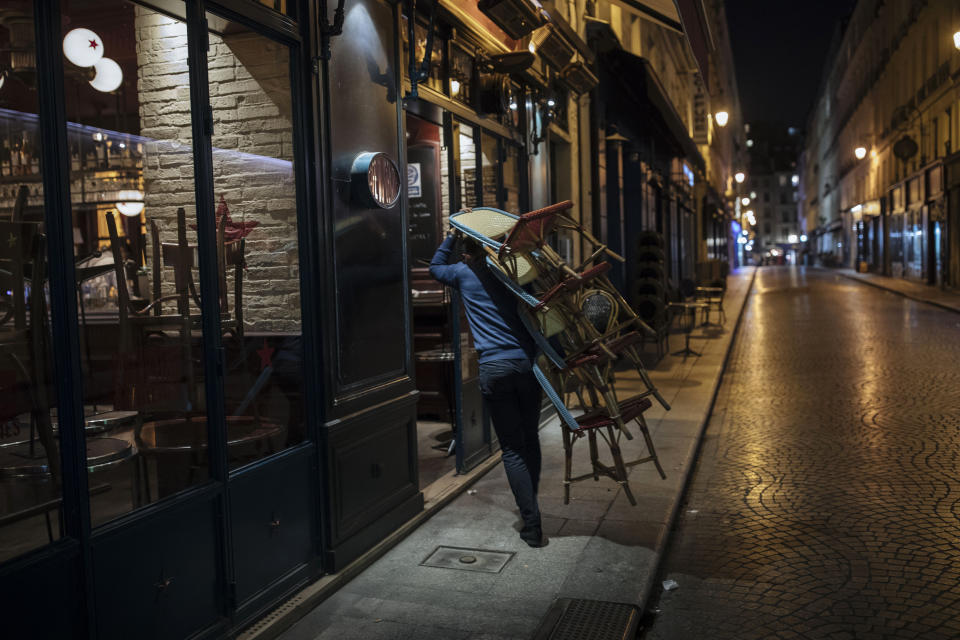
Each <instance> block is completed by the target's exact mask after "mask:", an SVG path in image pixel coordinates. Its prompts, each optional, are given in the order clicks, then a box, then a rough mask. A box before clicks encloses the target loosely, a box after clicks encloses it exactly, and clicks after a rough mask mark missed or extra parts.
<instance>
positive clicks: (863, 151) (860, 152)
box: [853, 147, 867, 160]
mask: <svg viewBox="0 0 960 640" xmlns="http://www.w3.org/2000/svg"><path fill="white" fill-rule="evenodd" d="M853 155H855V156H857V160H863V159H864V158H866V157H867V148H866V147H857V148H856V149H854V150H853Z"/></svg>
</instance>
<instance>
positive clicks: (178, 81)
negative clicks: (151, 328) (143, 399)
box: [136, 7, 300, 333]
mask: <svg viewBox="0 0 960 640" xmlns="http://www.w3.org/2000/svg"><path fill="white" fill-rule="evenodd" d="M233 26H235V25H227V24H226V23H225V22H222V21H217V20H211V22H210V27H211V30H213V31H221V32H222V35H217V34H216V33H211V34H210V50H209V54H208V56H209V65H208V76H209V82H210V102H211V106H212V107H213V123H214V135H213V146H214V153H213V165H214V198H215V199H216V201H217V202H218V203H219V202H220V199H221V197H222V198H223V201H224V202H225V203H226V205H227V207H228V208H229V211H230V216H231V218H232V219H233V221H234V222H236V223H240V222H247V223H251V222H256V223H257V226H256V227H255V228H254V229H253V230H252V231H251V232H250V233H249V235H248V236H247V237H246V262H247V270H246V271H245V273H244V283H243V284H244V286H243V298H244V323H245V325H246V328H247V330H248V331H249V330H253V331H275V332H284V333H299V332H300V293H299V292H300V288H299V272H298V251H297V222H296V193H295V184H294V174H293V164H292V161H293V128H292V121H291V104H290V101H291V94H290V76H289V57H288V51H287V49H286V48H285V47H282V46H280V45H277V44H275V43H272V42H270V41H269V40H267V39H266V38H263V37H262V36H256V35H253V34H251V33H249V32H247V31H240V32H235V31H234V29H232V28H231V27H233ZM136 29H137V42H138V44H137V61H138V77H137V89H138V91H139V94H140V121H141V135H143V136H144V137H146V138H149V139H152V140H153V141H151V142H148V143H147V145H146V147H145V156H146V158H145V162H144V187H145V189H144V191H145V204H146V208H145V213H146V216H147V220H148V221H149V220H154V221H156V223H157V226H158V228H159V231H160V236H161V239H162V240H163V241H164V242H174V241H176V235H177V223H176V211H177V208H178V207H184V208H185V209H186V211H187V218H188V222H189V221H190V220H191V219H195V217H196V206H195V200H196V196H195V195H194V181H193V157H192V150H191V144H190V140H191V129H190V126H191V125H190V96H189V79H188V73H187V36H186V27H185V25H184V24H183V23H181V22H179V21H176V20H174V19H172V18H168V17H166V16H163V15H160V14H157V13H155V12H153V11H150V10H148V9H144V8H140V7H138V8H137V16H136ZM187 237H188V239H189V241H190V242H191V243H195V242H196V233H195V231H194V230H193V229H192V228H188V229H187ZM148 245H149V242H148ZM149 253H150V251H149V247H148V260H152V259H153V256H151V255H149ZM228 274H230V275H229V277H228V283H227V290H228V293H229V297H230V306H231V309H232V307H233V304H234V301H233V295H232V292H233V278H232V270H229V269H228ZM172 281H173V272H172V271H168V270H165V273H164V287H165V291H164V292H165V293H169V292H172V287H173V284H172Z"/></svg>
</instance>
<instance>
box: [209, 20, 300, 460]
mask: <svg viewBox="0 0 960 640" xmlns="http://www.w3.org/2000/svg"><path fill="white" fill-rule="evenodd" d="M207 24H208V25H209V26H210V29H211V33H210V49H209V53H208V54H207V55H208V58H207V60H208V71H207V74H208V77H209V81H210V102H211V105H212V106H213V137H212V142H213V183H214V184H213V187H214V198H215V199H216V216H217V224H218V227H219V228H222V229H223V233H222V236H223V239H222V240H221V238H220V236H219V234H218V237H217V239H216V241H217V244H218V246H217V254H218V255H219V256H221V258H220V265H219V269H220V274H219V275H220V285H221V287H222V288H224V290H222V291H221V292H220V309H221V314H222V315H221V330H222V332H223V347H224V353H225V357H226V365H227V366H226V375H225V379H224V401H225V404H226V413H227V441H228V460H229V464H230V467H231V468H235V467H237V466H239V465H242V464H244V463H246V462H250V461H252V460H255V459H257V458H260V457H262V456H265V455H269V454H271V453H274V452H276V451H279V450H281V449H283V448H285V447H289V446H292V445H295V444H298V443H300V442H302V441H303V439H304V411H303V405H304V402H303V343H302V340H301V334H302V323H301V316H300V268H299V267H300V262H299V242H298V239H297V193H296V179H295V174H294V164H293V163H294V144H293V140H294V132H293V115H292V102H293V95H292V92H291V84H290V77H291V70H290V50H289V48H288V47H287V46H285V45H282V44H279V43H277V42H274V41H272V40H270V39H269V38H266V37H265V36H262V35H259V34H257V33H255V32H254V31H253V30H251V29H249V28H247V27H246V26H244V25H241V24H238V23H236V22H231V21H227V20H225V19H222V18H220V17H218V16H216V15H213V14H208V16H207Z"/></svg>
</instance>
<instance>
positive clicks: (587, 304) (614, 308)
mask: <svg viewBox="0 0 960 640" xmlns="http://www.w3.org/2000/svg"><path fill="white" fill-rule="evenodd" d="M580 310H581V311H583V316H584V317H585V318H586V319H587V321H588V322H590V324H592V325H593V328H594V329H596V330H597V333H599V334H600V335H602V336H605V335H606V334H607V332H609V331H611V330H612V329H613V328H614V327H615V326H616V325H617V319H618V315H619V313H618V312H619V305H618V304H617V301H616V300H615V299H614V298H613V296H612V295H610V294H609V293H607V292H606V291H602V290H600V289H590V290H588V291H585V292H584V293H583V296H582V298H581V301H580Z"/></svg>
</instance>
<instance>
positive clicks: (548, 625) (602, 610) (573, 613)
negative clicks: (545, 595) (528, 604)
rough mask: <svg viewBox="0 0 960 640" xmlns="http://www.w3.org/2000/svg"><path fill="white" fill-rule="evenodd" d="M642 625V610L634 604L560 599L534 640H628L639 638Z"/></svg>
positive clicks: (545, 618)
mask: <svg viewBox="0 0 960 640" xmlns="http://www.w3.org/2000/svg"><path fill="white" fill-rule="evenodd" d="M639 624H640V610H639V609H637V607H635V606H633V605H632V604H623V603H621V602H605V601H603V600H580V599H575V598H560V599H559V600H556V601H554V603H553V606H551V607H550V610H549V611H548V612H547V615H546V616H544V618H543V621H542V622H541V623H540V627H539V628H538V629H537V633H536V635H535V636H534V640H625V639H626V638H634V637H635V636H636V634H637V627H638V625H639Z"/></svg>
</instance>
